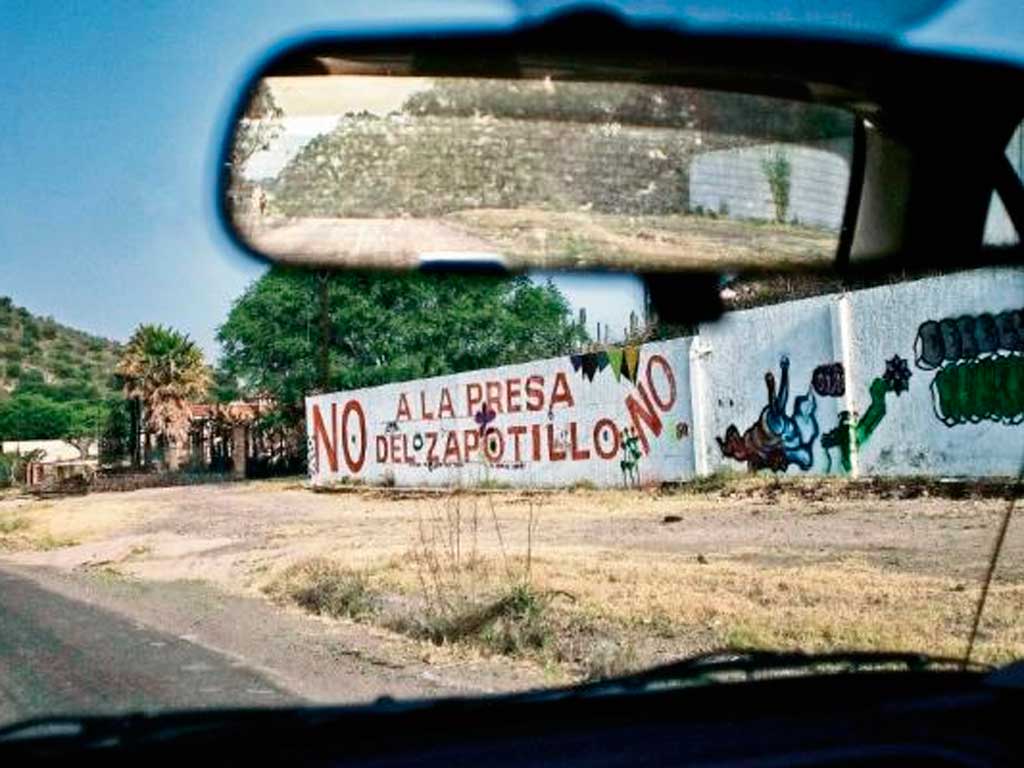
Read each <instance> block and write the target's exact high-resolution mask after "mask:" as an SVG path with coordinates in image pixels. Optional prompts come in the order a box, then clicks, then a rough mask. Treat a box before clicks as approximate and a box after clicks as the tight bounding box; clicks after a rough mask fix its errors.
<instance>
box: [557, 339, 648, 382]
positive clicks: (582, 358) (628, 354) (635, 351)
mask: <svg viewBox="0 0 1024 768" xmlns="http://www.w3.org/2000/svg"><path fill="white" fill-rule="evenodd" d="M569 361H570V362H571V363H572V369H573V371H576V372H580V371H582V373H583V378H585V379H586V380H587V381H593V380H594V376H595V375H596V374H598V373H600V372H601V371H603V370H604V369H605V368H611V369H612V373H613V374H614V375H615V380H616V381H620V380H621V379H622V378H623V377H625V378H626V380H627V381H631V382H634V383H636V372H637V371H638V370H639V368H640V347H639V345H636V344H628V345H626V346H624V347H608V349H602V350H601V351H599V352H581V353H580V354H576V355H569Z"/></svg>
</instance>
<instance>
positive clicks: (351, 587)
mask: <svg viewBox="0 0 1024 768" xmlns="http://www.w3.org/2000/svg"><path fill="white" fill-rule="evenodd" d="M263 591H264V592H265V593H266V594H268V595H269V596H270V597H271V598H272V599H274V600H276V601H278V602H291V603H294V604H295V605H298V606H299V607H301V608H304V609H305V610H307V611H309V612H310V613H315V614H317V615H321V616H331V617H333V618H350V619H359V618H363V617H366V616H368V615H370V614H372V613H373V612H374V611H375V610H376V608H377V604H378V599H377V597H376V595H375V594H374V592H373V591H372V590H371V589H370V587H369V584H368V583H367V579H366V576H365V575H364V574H363V573H361V572H359V571H354V570H350V569H348V568H344V567H342V566H340V565H338V564H337V563H334V562H331V561H330V560H327V559H324V558H311V559H308V560H303V561H301V562H298V563H295V564H294V565H290V566H288V567H287V568H285V569H284V571H282V572H281V573H280V574H279V575H278V576H277V577H275V578H274V579H273V580H272V581H271V582H270V583H269V584H267V585H266V587H264V590H263Z"/></svg>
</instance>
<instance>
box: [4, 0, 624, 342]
mask: <svg viewBox="0 0 1024 768" xmlns="http://www.w3.org/2000/svg"><path fill="white" fill-rule="evenodd" d="M438 7H439V4H435V3H419V4H414V5H412V6H410V5H409V4H408V3H406V4H404V5H399V4H385V5H382V4H380V3H345V2H330V3H327V2H322V1H320V2H311V1H310V0H305V1H303V0H291V1H290V2H288V3H277V2H260V1H258V0H257V1H252V2H240V1H239V0H218V2H205V1H198V0H197V1H194V2H189V1H187V0H185V1H181V2H173V3H171V2H163V3H161V2H147V3H142V2H138V0H114V1H112V2H104V3H91V2H63V3H50V2H41V1H40V2H35V1H33V0H24V1H19V0H5V2H4V3H3V4H2V9H0V51H2V52H3V55H2V56H0V101H2V104H3V106H4V114H3V117H2V119H0V125H2V126H3V128H2V129H0V136H2V141H0V264H2V270H0V294H6V295H10V296H11V297H12V298H13V299H14V301H15V302H16V303H18V304H21V305H23V306H27V307H28V308H29V309H30V310H31V311H33V312H35V313H38V314H43V315H53V316H54V317H55V318H57V319H58V320H59V321H61V322H64V323H67V324H69V325H73V326H75V327H78V328H81V329H83V330H88V331H90V332H93V333H97V334H101V335H105V336H109V337H112V338H117V339H124V338H126V337H127V336H128V335H129V334H130V333H131V331H132V329H133V328H134V327H135V326H136V325H137V324H138V323H140V322H163V323H169V324H172V325H174V326H176V327H178V328H181V329H183V330H185V331H187V332H188V333H190V334H191V335H192V337H193V338H195V339H197V340H198V341H199V342H200V343H201V344H202V345H203V347H204V349H205V350H206V351H207V353H208V354H209V355H210V356H211V357H212V356H213V355H214V354H216V350H217V346H216V342H215V340H214V334H215V332H216V326H217V325H218V324H219V323H220V322H222V321H223V319H224V317H225V315H226V313H227V311H228V309H229V307H230V304H231V301H232V300H233V299H234V298H235V297H236V296H238V294H239V293H240V292H241V291H242V290H243V289H244V287H245V286H246V285H247V284H248V283H249V282H250V281H252V280H253V279H255V278H256V277H258V276H259V274H260V273H261V271H262V270H263V269H264V268H265V267H264V266H263V265H261V264H259V263H257V262H254V261H252V260H250V259H249V258H248V257H246V256H245V255H243V254H241V253H240V252H238V251H236V249H235V248H234V247H233V246H232V245H231V244H230V242H229V241H228V240H227V238H226V237H225V236H224V234H223V232H222V231H221V230H220V227H219V224H218V223H217V222H216V220H215V219H214V218H213V192H212V189H213V184H214V166H215V162H216V161H215V151H214V147H215V144H216V141H217V140H218V139H219V135H220V134H219V131H220V129H221V128H222V127H223V120H224V119H225V115H226V113H227V111H228V109H229V108H230V103H231V99H232V97H233V94H234V92H235V89H237V88H238V86H239V84H240V83H241V82H242V81H243V80H244V77H245V74H246V72H247V69H248V67H250V66H253V65H254V63H255V62H256V61H257V60H258V59H259V58H260V57H261V56H262V55H263V54H264V53H265V52H267V51H268V50H269V49H270V47H271V46H273V45H274V44H276V43H279V42H280V41H282V40H284V39H287V38H290V37H293V36H295V35H299V34H301V33H302V31H303V30H308V29H313V28H317V27H318V26H320V27H328V28H335V29H343V28H345V26H347V25H358V24H361V23H364V22H363V21H361V20H365V19H367V18H375V19H377V20H378V22H379V23H387V20H388V19H401V20H403V21H404V22H409V21H410V20H411V19H415V18H417V17H424V18H430V14H432V15H433V18H437V8H438ZM444 7H445V13H446V15H447V16H448V17H450V18H462V19H483V20H485V21H486V20H490V21H494V22H497V23H502V21H503V20H507V19H509V18H510V17H511V16H510V12H509V10H508V9H509V6H508V5H505V4H503V3H500V2H498V3H483V4H481V3H458V2H456V3H447V4H446V5H445V6H444ZM381 14H383V16H382V15H381ZM563 287H564V288H566V289H567V293H568V295H569V296H570V300H573V299H577V297H578V300H580V301H582V302H583V303H585V304H587V306H588V312H589V314H590V316H591V318H592V319H594V318H598V319H599V318H600V317H602V316H606V319H605V322H608V321H609V320H610V321H611V322H612V323H613V328H615V327H621V326H622V325H623V324H624V323H625V321H624V320H623V319H622V318H624V317H627V316H628V314H629V309H630V308H631V306H632V303H633V302H635V301H637V292H636V290H635V289H628V290H627V291H626V292H625V293H623V292H622V291H621V290H620V288H621V286H610V285H609V286H607V287H606V289H598V290H597V291H596V292H595V289H594V288H593V286H587V285H584V284H582V283H581V282H580V281H579V280H578V279H574V280H570V281H568V282H566V283H564V284H563Z"/></svg>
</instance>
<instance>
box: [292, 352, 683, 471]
mask: <svg viewBox="0 0 1024 768" xmlns="http://www.w3.org/2000/svg"><path fill="white" fill-rule="evenodd" d="M689 346H690V340H689V339H676V340H674V341H670V342H664V343H656V344H645V345H643V346H642V347H639V348H635V349H636V352H637V355H638V358H637V364H636V367H635V374H634V375H632V376H631V375H628V372H627V373H620V375H619V376H616V375H615V374H614V372H613V369H612V365H611V364H610V363H608V362H606V363H605V367H604V368H603V369H602V370H597V371H596V372H594V373H593V375H592V376H591V377H590V378H588V376H587V375H586V371H587V366H588V361H587V360H586V359H583V358H579V357H577V358H576V359H575V361H574V359H573V358H572V357H570V356H566V357H560V358H553V359H550V360H540V361H537V362H533V363H527V364H524V365H514V366H506V367H503V368H494V369H490V370H483V371H473V372H470V373H464V374H460V375H455V376H442V377H438V378H433V379H426V380H421V381H413V382H406V383H401V384H390V385H386V386H382V387H373V388H369V389H362V390H356V391H353V392H347V393H335V394H326V395H320V396H316V397H310V398H307V400H306V423H307V433H308V435H309V443H310V445H309V463H310V474H311V477H312V480H313V482H314V483H315V484H325V483H332V482H338V481H340V480H342V479H343V478H349V479H358V480H365V481H368V482H386V483H390V482H394V483H397V484H399V485H471V484H477V483H484V482H494V483H503V484H504V483H507V484H511V485H536V486H558V485H570V484H572V483H574V482H576V481H586V482H591V483H595V484H597V485H605V486H614V485H621V484H648V483H662V482H670V481H675V480H684V479H688V478H690V477H692V476H693V444H692V436H691V432H692V426H691V425H692V421H693V419H692V416H691V412H690V401H691V398H690V391H689V380H690V373H689ZM615 349H618V350H619V351H620V352H622V353H623V357H624V358H625V357H626V349H623V348H613V349H612V351H613V358H614V353H615ZM594 363H595V364H597V363H598V360H597V359H596V358H594ZM577 365H578V366H579V367H578V368H577ZM619 370H620V371H621V370H622V366H621V365H620V368H619ZM633 378H635V381H633V380H631V379H633ZM626 430H629V431H630V432H631V433H632V434H635V435H636V448H637V451H638V453H639V456H638V457H630V456H629V452H628V450H627V448H626V446H625V440H624V432H625V431H626ZM485 445H486V446H487V449H486V450H485V447H484V446H485ZM623 460H627V461H630V462H632V463H635V472H634V471H632V470H631V469H630V468H628V467H627V468H624V467H623V465H622V462H623Z"/></svg>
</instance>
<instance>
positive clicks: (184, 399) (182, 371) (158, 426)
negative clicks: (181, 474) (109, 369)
mask: <svg viewBox="0 0 1024 768" xmlns="http://www.w3.org/2000/svg"><path fill="white" fill-rule="evenodd" d="M117 373H118V375H119V376H120V377H121V379H122V381H123V382H124V394H125V396H126V397H128V398H137V399H138V400H139V401H140V402H141V403H142V407H143V410H144V413H145V421H146V426H147V428H148V429H149V430H150V431H152V432H153V433H154V434H156V435H157V437H158V438H159V439H160V440H161V442H162V443H163V444H164V445H165V447H166V449H167V450H166V454H165V457H166V464H167V468H168V469H171V470H177V468H178V450H179V448H180V446H181V445H183V444H184V443H185V441H186V440H187V438H188V427H189V420H188V406H189V403H190V402H194V401H196V400H200V399H202V398H203V397H205V395H206V391H207V387H208V386H209V381H210V373H209V370H208V369H207V367H206V363H205V362H204V361H203V353H202V351H201V350H200V349H199V347H198V346H196V344H195V342H193V341H192V340H191V339H189V337H188V336H187V335H185V334H182V333H179V332H178V331H175V330H174V329H172V328H165V327H164V326H162V325H140V326H139V327H138V328H137V329H136V330H135V333H134V334H132V337H131V339H129V340H128V344H127V345H125V348H124V351H123V352H122V355H121V360H120V362H119V363H118V366H117Z"/></svg>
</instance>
